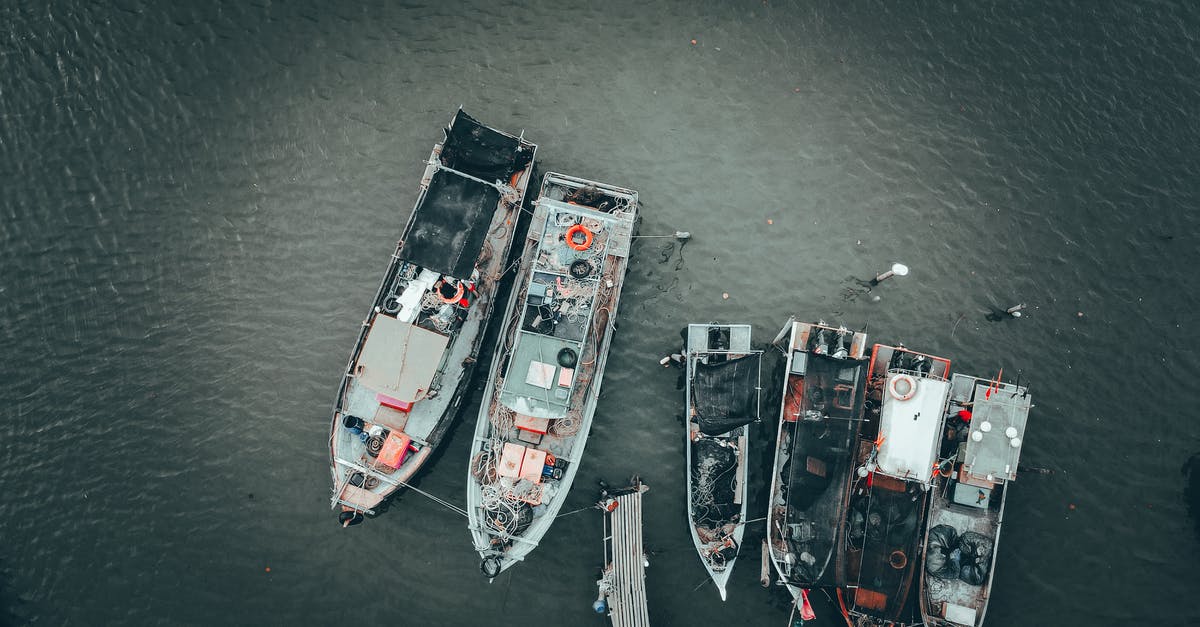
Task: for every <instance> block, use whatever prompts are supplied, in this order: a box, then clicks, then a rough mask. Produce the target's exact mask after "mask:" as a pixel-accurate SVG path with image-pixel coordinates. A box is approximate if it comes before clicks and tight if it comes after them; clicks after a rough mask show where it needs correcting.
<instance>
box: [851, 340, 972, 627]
mask: <svg viewBox="0 0 1200 627" xmlns="http://www.w3.org/2000/svg"><path fill="white" fill-rule="evenodd" d="M867 372H868V375H867V393H866V401H865V402H864V411H863V421H862V423H861V424H862V427H861V428H860V430H859V435H858V438H857V442H856V443H855V450H854V451H853V452H852V455H853V460H854V463H853V464H852V466H851V468H850V471H849V473H850V487H849V506H848V511H847V514H846V523H845V526H844V528H843V530H842V534H843V537H842V540H841V543H840V544H841V546H840V547H839V552H840V555H839V557H840V559H841V560H842V565H841V568H842V569H843V572H844V573H845V577H846V582H845V585H843V586H842V587H841V588H838V591H837V594H838V603H839V605H840V606H841V610H842V614H843V616H844V617H845V618H846V621H847V623H848V624H849V625H852V626H854V627H864V626H866V625H894V626H900V625H919V624H920V622H921V621H920V612H919V611H918V610H917V608H915V607H914V605H915V604H912V603H909V597H910V596H911V595H910V593H911V592H912V583H913V574H914V572H915V571H916V569H917V565H918V563H919V562H920V561H921V560H920V550H921V543H922V539H923V536H922V530H923V529H924V527H923V522H924V520H925V513H926V505H927V504H928V501H929V499H928V497H929V490H930V487H931V485H932V482H933V476H934V467H935V462H936V460H937V456H938V452H939V447H940V445H941V440H942V425H943V421H942V417H943V412H944V411H945V407H946V402H947V400H948V398H949V395H950V382H949V381H948V380H947V377H949V375H950V361H949V360H947V359H943V358H941V357H934V356H931V355H926V354H923V353H918V352H914V351H911V350H908V349H906V348H904V347H903V346H895V347H893V346H886V345H883V344H876V345H875V347H874V349H873V350H872V351H871V362H870V365H869V366H868V370H867Z"/></svg>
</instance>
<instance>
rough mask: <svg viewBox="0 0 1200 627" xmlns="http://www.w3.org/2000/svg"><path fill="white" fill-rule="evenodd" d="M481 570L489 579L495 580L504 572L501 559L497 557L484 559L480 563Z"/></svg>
mask: <svg viewBox="0 0 1200 627" xmlns="http://www.w3.org/2000/svg"><path fill="white" fill-rule="evenodd" d="M479 570H480V571H482V572H483V574H484V575H486V576H487V578H488V579H494V578H495V577H496V576H497V575H499V574H500V571H501V570H502V569H501V568H500V558H499V557H495V556H493V557H485V558H483V561H482V562H479Z"/></svg>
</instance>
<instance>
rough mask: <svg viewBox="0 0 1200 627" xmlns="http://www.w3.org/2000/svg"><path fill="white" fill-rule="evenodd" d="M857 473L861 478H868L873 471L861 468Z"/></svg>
mask: <svg viewBox="0 0 1200 627" xmlns="http://www.w3.org/2000/svg"><path fill="white" fill-rule="evenodd" d="M857 472H858V476H859V477H866V476H867V475H869V474H871V471H869V470H867V467H866V466H859V467H858V471H857Z"/></svg>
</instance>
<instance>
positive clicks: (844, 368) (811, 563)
mask: <svg viewBox="0 0 1200 627" xmlns="http://www.w3.org/2000/svg"><path fill="white" fill-rule="evenodd" d="M866 363H867V362H866V361H865V360H854V359H835V358H833V357H829V356H827V355H818V354H813V353H810V354H809V356H808V361H807V365H806V368H805V374H804V379H803V383H802V384H799V385H797V386H796V387H797V388H798V389H799V390H800V391H801V393H802V394H803V396H802V398H801V400H800V402H799V403H797V404H796V405H795V410H796V411H797V412H798V413H799V415H800V416H799V417H798V419H797V421H796V423H795V424H794V426H793V431H792V434H793V435H792V440H791V450H790V454H789V456H788V462H787V464H786V465H785V467H784V469H783V470H784V472H783V476H784V478H785V481H786V483H785V486H784V489H785V498H786V501H787V510H786V518H785V524H786V525H787V537H788V541H789V549H790V550H791V551H792V552H794V553H796V554H797V556H798V558H799V559H797V561H796V566H795V568H794V569H793V578H792V580H793V582H794V583H796V584H798V585H801V586H802V587H804V588H810V589H811V588H819V587H839V586H841V585H843V583H844V582H842V581H839V580H838V579H837V573H836V569H834V568H830V567H829V566H830V565H831V564H832V562H833V559H832V556H833V552H834V550H835V549H836V542H835V540H836V538H837V529H838V525H839V523H840V522H841V519H842V513H843V506H844V504H845V496H846V484H847V482H848V481H849V476H850V474H851V443H852V442H853V441H854V438H855V436H856V435H857V434H858V426H859V418H860V417H861V413H862V396H863V386H864V377H863V376H862V373H863V371H864V370H865V369H866ZM792 525H798V527H793V526H792ZM806 554H807V558H806Z"/></svg>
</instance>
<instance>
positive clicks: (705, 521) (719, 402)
mask: <svg viewBox="0 0 1200 627" xmlns="http://www.w3.org/2000/svg"><path fill="white" fill-rule="evenodd" d="M683 356H684V358H685V359H686V364H687V392H686V402H687V421H686V427H687V428H686V430H685V437H686V440H685V446H684V449H685V450H686V451H687V468H688V476H687V495H688V523H689V524H688V528H689V530H690V532H691V535H692V542H693V543H694V544H695V545H696V552H697V553H699V554H700V561H701V563H703V564H704V569H705V570H706V571H708V575H709V577H711V578H712V581H713V583H714V584H716V586H717V591H718V592H720V593H721V600H722V601H724V600H725V587H726V585H727V583H728V582H729V576H730V574H732V573H733V566H734V564H735V563H736V562H737V556H738V549H739V548H740V547H741V545H742V536H743V534H744V533H745V531H746V524H745V523H746V505H747V499H746V490H747V488H748V474H747V473H748V472H749V468H750V464H749V463H748V460H747V458H746V454H747V446H748V444H749V437H748V430H749V427H750V423H753V422H757V421H758V420H759V407H760V398H761V395H762V385H761V357H762V351H756V350H751V348H750V325H746V324H689V325H688V327H687V344H686V346H685V347H684V353H683Z"/></svg>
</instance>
